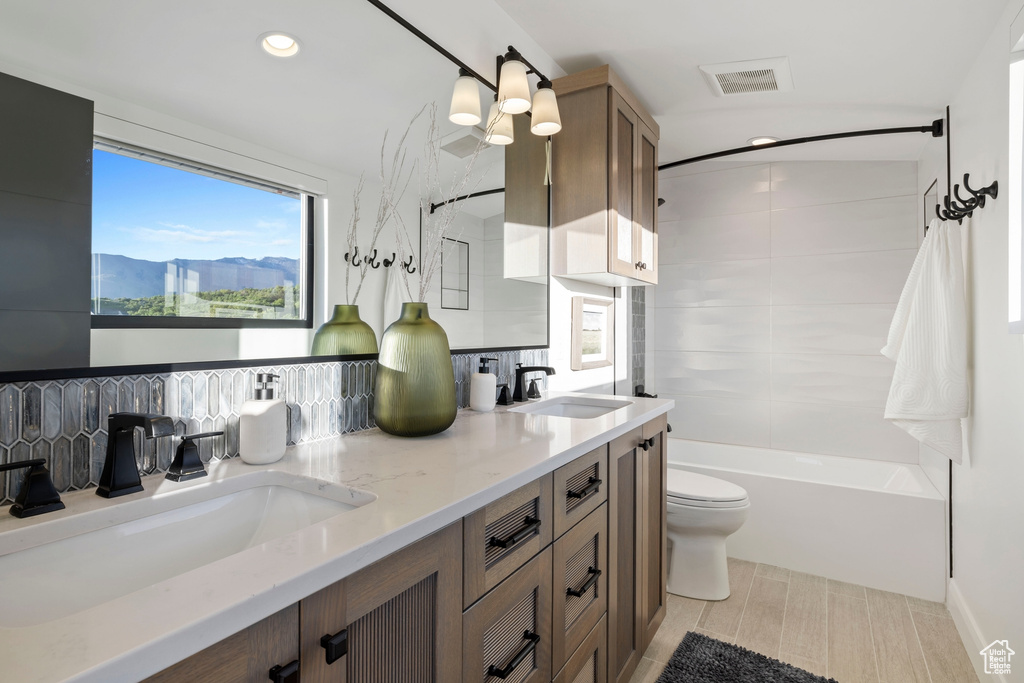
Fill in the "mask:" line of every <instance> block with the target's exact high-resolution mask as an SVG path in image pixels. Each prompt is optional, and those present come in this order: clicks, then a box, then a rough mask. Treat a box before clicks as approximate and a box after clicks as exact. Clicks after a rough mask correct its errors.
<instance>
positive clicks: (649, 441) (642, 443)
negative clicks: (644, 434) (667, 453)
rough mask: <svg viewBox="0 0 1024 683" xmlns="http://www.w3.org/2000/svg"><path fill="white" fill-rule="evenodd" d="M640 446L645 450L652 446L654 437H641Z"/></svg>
mask: <svg viewBox="0 0 1024 683" xmlns="http://www.w3.org/2000/svg"><path fill="white" fill-rule="evenodd" d="M640 448H642V449H644V450H645V451H646V450H649V449H651V448H654V437H653V436H652V437H651V438H649V439H641V440H640Z"/></svg>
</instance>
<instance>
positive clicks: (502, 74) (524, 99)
mask: <svg viewBox="0 0 1024 683" xmlns="http://www.w3.org/2000/svg"><path fill="white" fill-rule="evenodd" d="M526 74H527V71H526V64H525V62H524V61H523V56H522V55H521V54H519V52H518V51H517V50H516V49H515V48H514V47H512V46H511V45H509V46H508V52H506V53H505V57H504V58H503V59H502V60H501V67H500V69H499V71H498V108H499V109H501V111H502V112H503V113H505V114H523V113H526V112H528V111H530V81H529V79H527V77H526Z"/></svg>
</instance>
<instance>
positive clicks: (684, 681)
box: [658, 631, 836, 683]
mask: <svg viewBox="0 0 1024 683" xmlns="http://www.w3.org/2000/svg"><path fill="white" fill-rule="evenodd" d="M658 683H836V681H835V679H832V678H823V677H821V676H815V675H814V674H812V673H810V672H809V671H804V670H803V669H798V668H796V667H795V666H791V665H789V664H785V663H783V662H780V661H779V660H777V659H772V658H770V657H765V656H764V655H762V654H758V653H757V652H751V651H750V650H747V649H746V648H742V647H739V646H738V645H730V644H729V643H723V642H722V641H720V640H715V639H714V638H708V637H707V636H703V635H701V634H699V633H694V632H693V631H690V632H688V633H687V634H686V636H685V637H684V638H683V642H681V643H679V647H677V648H676V651H675V652H674V653H673V654H672V659H670V660H669V662H668V665H667V666H666V667H665V670H664V671H662V672H661V676H659V677H658Z"/></svg>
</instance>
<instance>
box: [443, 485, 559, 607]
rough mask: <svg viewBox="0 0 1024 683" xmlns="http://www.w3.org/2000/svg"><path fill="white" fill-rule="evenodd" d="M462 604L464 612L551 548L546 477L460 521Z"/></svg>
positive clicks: (549, 499) (549, 511) (549, 494)
mask: <svg viewBox="0 0 1024 683" xmlns="http://www.w3.org/2000/svg"><path fill="white" fill-rule="evenodd" d="M464 521H465V527H464V528H465V534H464V549H463V562H464V563H465V565H464V572H463V576H464V583H465V586H464V596H463V597H464V601H463V606H464V607H469V606H470V605H472V604H473V603H474V602H476V601H477V600H479V599H480V598H481V597H482V596H483V595H484V593H486V592H487V591H489V590H490V589H491V588H494V587H495V586H496V585H498V584H499V583H501V581H502V580H504V579H505V578H506V577H508V576H509V575H510V574H511V573H512V572H514V571H515V570H516V569H518V568H519V567H521V566H522V565H523V563H524V562H526V561H527V560H529V559H530V558H531V557H533V556H534V555H536V554H537V553H538V552H540V550H541V549H542V548H544V547H546V546H547V545H548V544H550V543H551V538H552V524H551V475H550V474H548V475H546V476H544V477H541V478H540V479H538V480H536V481H533V482H531V483H529V484H527V485H526V486H524V487H522V488H520V489H517V490H515V491H513V492H512V493H510V494H508V495H507V496H504V497H503V498H500V499H499V500H496V501H495V502H493V503H491V504H490V505H488V506H487V507H485V508H483V509H482V510H477V511H476V512H474V513H473V514H471V515H469V516H468V517H466V518H465V520H464Z"/></svg>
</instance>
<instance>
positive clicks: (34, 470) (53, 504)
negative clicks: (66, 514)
mask: <svg viewBox="0 0 1024 683" xmlns="http://www.w3.org/2000/svg"><path fill="white" fill-rule="evenodd" d="M22 467H28V468H29V471H28V475H27V476H26V477H25V483H24V484H22V486H21V491H19V492H18V496H17V498H15V499H14V505H12V506H11V507H10V512H11V514H12V515H14V516H15V517H19V518H21V517H32V516H34V515H41V514H43V513H44V512H53V511H55V510H63V509H64V503H62V502H61V500H60V494H59V493H57V489H56V488H54V486H53V481H52V480H51V479H50V471H49V470H47V469H46V461H45V460H43V459H42V458H35V459H33V460H21V461H19V462H9V463H6V464H3V465H0V472H8V471H10V470H17V469H21V468H22Z"/></svg>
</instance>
